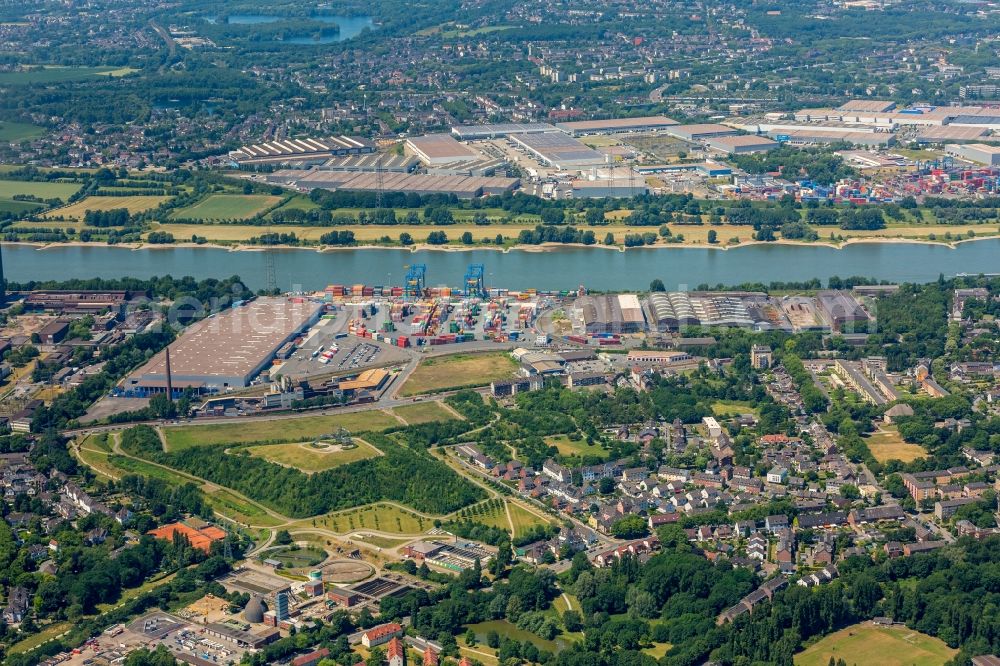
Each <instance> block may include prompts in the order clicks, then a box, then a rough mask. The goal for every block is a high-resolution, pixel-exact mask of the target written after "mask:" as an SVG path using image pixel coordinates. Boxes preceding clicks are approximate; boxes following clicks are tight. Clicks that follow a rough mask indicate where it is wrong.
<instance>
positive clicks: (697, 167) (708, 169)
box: [632, 162, 733, 178]
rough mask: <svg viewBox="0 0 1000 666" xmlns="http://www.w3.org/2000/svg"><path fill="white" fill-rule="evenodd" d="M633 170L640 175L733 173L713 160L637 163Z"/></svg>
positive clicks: (715, 175)
mask: <svg viewBox="0 0 1000 666" xmlns="http://www.w3.org/2000/svg"><path fill="white" fill-rule="evenodd" d="M632 168H633V170H634V171H635V172H636V173H638V174H641V175H644V176H645V175H650V174H657V173H683V172H686V171H694V172H697V173H699V174H701V175H703V176H707V177H709V178H715V177H717V176H728V175H730V174H732V173H733V170H732V169H730V168H729V167H727V166H726V165H724V164H716V163H714V162H698V163H688V162H685V163H683V164H637V165H635V166H634V167H632Z"/></svg>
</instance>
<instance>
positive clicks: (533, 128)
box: [451, 123, 556, 141]
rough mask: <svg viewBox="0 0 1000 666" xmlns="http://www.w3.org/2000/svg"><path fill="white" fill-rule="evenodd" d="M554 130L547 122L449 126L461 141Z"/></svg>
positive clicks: (500, 137)
mask: <svg viewBox="0 0 1000 666" xmlns="http://www.w3.org/2000/svg"><path fill="white" fill-rule="evenodd" d="M555 131H556V128H555V126H554V125H550V124H548V123H492V124H484V125H457V126H455V127H452V128H451V133H452V134H454V135H455V136H456V137H457V138H459V139H461V140H462V141H482V140H483V139H503V138H506V137H509V136H513V135H514V134H543V133H545V132H555Z"/></svg>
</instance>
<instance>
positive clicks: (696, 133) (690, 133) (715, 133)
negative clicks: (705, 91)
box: [664, 123, 739, 141]
mask: <svg viewBox="0 0 1000 666" xmlns="http://www.w3.org/2000/svg"><path fill="white" fill-rule="evenodd" d="M664 131H665V132H666V133H667V134H669V135H670V136H672V137H676V138H678V139H684V140H685V141H705V140H707V139H714V138H716V137H720V136H735V135H737V134H739V132H737V131H736V130H734V129H733V128H732V127H726V126H725V125H715V124H711V123H708V124H698V125H675V126H673V127H669V128H667V129H666V130H664Z"/></svg>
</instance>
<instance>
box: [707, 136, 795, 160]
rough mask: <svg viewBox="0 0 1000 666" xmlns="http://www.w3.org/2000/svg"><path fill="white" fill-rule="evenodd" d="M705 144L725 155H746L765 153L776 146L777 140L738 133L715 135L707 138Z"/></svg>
mask: <svg viewBox="0 0 1000 666" xmlns="http://www.w3.org/2000/svg"><path fill="white" fill-rule="evenodd" d="M705 144H706V145H707V146H708V147H709V148H711V149H713V150H718V151H719V152H723V153H726V154H727V155H748V154H750V153H766V152H767V151H769V150H774V149H775V148H777V147H778V142H777V141H775V140H773V139H769V138H767V137H766V136H755V135H753V134H740V135H737V136H717V137H712V138H710V139H708V140H707V141H706V142H705Z"/></svg>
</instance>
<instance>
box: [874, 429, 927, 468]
mask: <svg viewBox="0 0 1000 666" xmlns="http://www.w3.org/2000/svg"><path fill="white" fill-rule="evenodd" d="M865 443H866V444H867V445H868V450H869V451H871V452H872V455H873V456H874V457H875V460H877V461H879V462H881V463H884V462H886V461H889V460H899V461H902V462H904V463H908V462H913V461H914V460H916V459H917V458H924V457H926V456H927V451H926V450H925V449H924V448H923V447H922V446H920V445H919V444H910V443H909V442H907V441H905V440H904V439H903V438H902V437H901V436H900V434H899V430H897V429H896V426H893V425H880V426H879V428H878V430H877V431H876V432H874V433H872V434H871V435H870V436H868V437H865Z"/></svg>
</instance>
